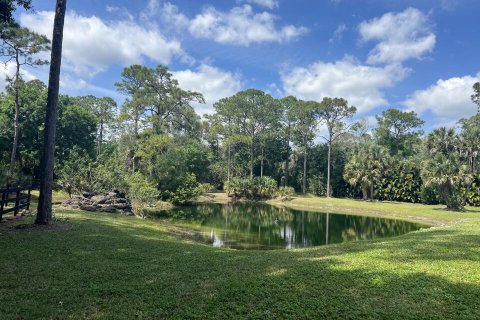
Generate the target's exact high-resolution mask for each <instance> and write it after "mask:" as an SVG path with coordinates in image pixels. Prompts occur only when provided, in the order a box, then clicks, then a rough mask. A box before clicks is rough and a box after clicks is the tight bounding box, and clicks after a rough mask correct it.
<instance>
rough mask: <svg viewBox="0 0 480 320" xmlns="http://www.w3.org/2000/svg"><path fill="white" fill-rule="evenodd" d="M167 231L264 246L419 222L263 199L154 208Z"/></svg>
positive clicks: (342, 237) (355, 236) (376, 234)
mask: <svg viewBox="0 0 480 320" xmlns="http://www.w3.org/2000/svg"><path fill="white" fill-rule="evenodd" d="M154 217H155V218H156V219H161V220H168V222H169V225H170V227H169V231H170V232H171V233H173V234H175V235H177V236H179V237H183V238H188V239H192V240H195V241H198V242H202V243H207V244H210V245H212V246H214V247H223V248H232V249H243V250H248V249H250V250H270V249H290V248H305V247H312V246H321V245H327V244H332V243H342V242H348V241H357V240H367V239H376V238H384V237H393V236H398V235H401V234H405V233H407V232H411V231H415V230H419V229H420V228H422V227H424V225H421V224H417V223H411V222H407V221H402V220H393V219H383V218H376V217H366V216H355V215H344V214H331V213H317V212H307V211H298V210H293V209H288V208H278V207H274V206H270V205H267V204H264V203H250V202H246V203H243V202H242V203H232V204H199V205H195V206H189V207H180V208H174V209H171V210H165V211H159V212H157V213H155V214H154Z"/></svg>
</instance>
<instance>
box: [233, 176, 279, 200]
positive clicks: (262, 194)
mask: <svg viewBox="0 0 480 320" xmlns="http://www.w3.org/2000/svg"><path fill="white" fill-rule="evenodd" d="M224 189H225V192H226V193H227V195H228V196H229V197H235V198H244V199H271V198H273V197H275V196H276V194H277V192H278V187H277V182H276V181H275V180H274V179H272V178H270V177H255V178H253V179H248V178H246V179H242V178H233V179H232V180H230V182H225V186H224Z"/></svg>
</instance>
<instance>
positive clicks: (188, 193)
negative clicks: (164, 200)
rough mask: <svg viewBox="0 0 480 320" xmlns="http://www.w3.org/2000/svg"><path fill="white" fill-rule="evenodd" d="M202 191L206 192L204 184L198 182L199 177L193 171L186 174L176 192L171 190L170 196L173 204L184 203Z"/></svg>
mask: <svg viewBox="0 0 480 320" xmlns="http://www.w3.org/2000/svg"><path fill="white" fill-rule="evenodd" d="M202 193H204V192H203V187H202V185H200V184H199V183H198V182H197V178H196V177H195V175H194V174H193V173H189V174H187V175H186V176H185V179H184V180H183V182H182V184H181V185H180V187H178V188H177V190H175V191H174V192H170V197H169V198H170V201H171V202H172V203H173V204H177V205H184V204H188V203H189V202H190V200H191V199H193V198H195V197H197V196H199V195H201V194H202Z"/></svg>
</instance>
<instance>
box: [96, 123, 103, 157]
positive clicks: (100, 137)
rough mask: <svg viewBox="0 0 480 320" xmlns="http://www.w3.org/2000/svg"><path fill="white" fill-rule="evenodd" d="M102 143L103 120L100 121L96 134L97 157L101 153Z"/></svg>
mask: <svg viewBox="0 0 480 320" xmlns="http://www.w3.org/2000/svg"><path fill="white" fill-rule="evenodd" d="M102 143H103V119H100V132H99V133H98V141H97V156H98V155H100V153H101V152H102Z"/></svg>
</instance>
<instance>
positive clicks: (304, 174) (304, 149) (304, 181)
mask: <svg viewBox="0 0 480 320" xmlns="http://www.w3.org/2000/svg"><path fill="white" fill-rule="evenodd" d="M302 193H303V194H307V140H306V139H304V140H303V179H302Z"/></svg>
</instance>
